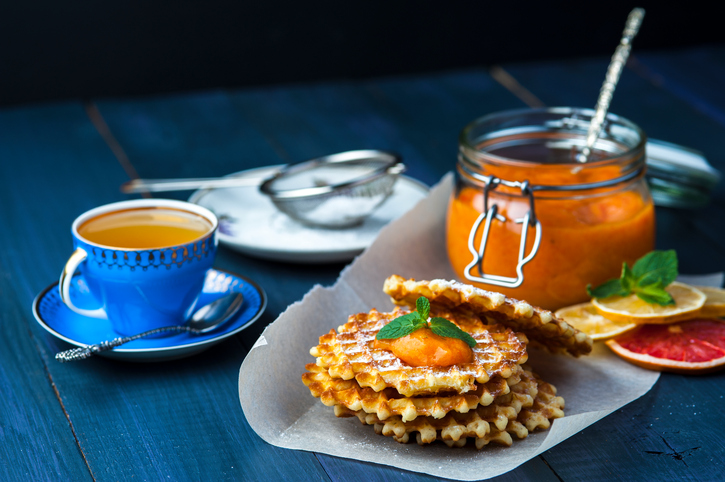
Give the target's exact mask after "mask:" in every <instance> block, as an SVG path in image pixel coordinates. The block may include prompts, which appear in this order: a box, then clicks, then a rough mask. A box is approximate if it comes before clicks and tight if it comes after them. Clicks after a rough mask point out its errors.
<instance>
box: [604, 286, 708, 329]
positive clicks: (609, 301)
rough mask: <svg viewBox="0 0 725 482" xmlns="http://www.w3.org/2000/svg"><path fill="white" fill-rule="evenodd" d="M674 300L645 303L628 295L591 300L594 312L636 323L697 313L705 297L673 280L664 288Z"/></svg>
mask: <svg viewBox="0 0 725 482" xmlns="http://www.w3.org/2000/svg"><path fill="white" fill-rule="evenodd" d="M665 291H667V292H668V293H669V294H670V295H672V298H673V299H674V300H675V304H674V305H665V306H662V305H656V304H651V303H647V302H646V301H644V300H642V299H640V298H638V297H637V296H636V295H634V294H632V295H629V296H624V297H622V296H612V297H609V298H604V299H593V300H592V305H593V306H594V308H595V309H596V310H597V312H598V313H599V314H600V315H602V316H604V317H605V318H608V319H610V320H612V321H616V322H619V323H636V324H669V323H674V322H677V321H682V320H687V319H691V318H693V317H694V316H697V315H698V313H699V311H700V309H701V308H702V307H703V305H704V304H705V300H706V298H707V296H706V295H705V293H703V292H702V291H700V290H699V289H697V288H695V287H693V286H689V285H686V284H684V283H678V282H677V281H673V282H672V283H671V284H670V285H669V286H667V288H665Z"/></svg>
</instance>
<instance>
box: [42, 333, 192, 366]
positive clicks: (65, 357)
mask: <svg viewBox="0 0 725 482" xmlns="http://www.w3.org/2000/svg"><path fill="white" fill-rule="evenodd" d="M166 331H176V332H184V333H193V334H196V335H198V334H201V333H202V330H200V329H197V328H190V327H188V326H164V327H162V328H155V329H153V330H149V331H144V332H143V333H139V334H137V335H133V336H126V337H122V338H114V339H113V340H110V341H102V342H101V343H96V344H95V345H88V346H85V347H78V348H72V349H70V350H66V351H61V352H59V353H56V355H55V359H56V360H58V361H59V362H61V363H65V362H69V361H76V360H85V359H86V358H90V357H91V356H93V355H95V354H96V353H101V352H104V351H108V350H112V349H114V348H116V347H117V346H120V345H123V344H124V343H128V342H130V341H134V340H138V339H139V338H143V337H145V336H150V335H156V334H157V333H164V332H166Z"/></svg>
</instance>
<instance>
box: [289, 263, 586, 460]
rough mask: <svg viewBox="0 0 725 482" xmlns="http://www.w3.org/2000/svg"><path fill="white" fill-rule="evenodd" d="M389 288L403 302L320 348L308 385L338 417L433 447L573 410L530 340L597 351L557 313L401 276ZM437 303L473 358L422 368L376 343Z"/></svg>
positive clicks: (503, 434)
mask: <svg viewBox="0 0 725 482" xmlns="http://www.w3.org/2000/svg"><path fill="white" fill-rule="evenodd" d="M384 291H385V292H386V293H387V294H388V295H389V296H390V297H391V299H392V300H393V302H394V303H395V304H397V305H399V306H397V307H396V308H395V309H394V310H393V311H392V312H388V313H383V312H379V311H377V310H375V309H373V310H371V311H370V312H369V313H358V314H356V315H352V316H350V317H349V319H348V322H347V323H345V324H344V325H342V326H340V327H338V329H337V331H335V330H331V331H330V333H328V334H325V335H323V336H321V337H320V339H319V344H318V345H317V346H315V347H313V348H312V349H311V350H310V353H311V354H312V355H313V356H315V357H317V362H316V363H309V364H307V366H306V369H307V371H306V373H304V374H303V375H302V381H303V382H304V383H305V385H307V387H308V388H309V389H310V392H311V393H312V395H314V396H315V397H318V398H320V399H321V401H322V403H324V404H325V405H327V406H332V407H334V411H335V415H337V416H338V417H352V416H356V417H358V419H360V421H361V422H362V423H363V424H365V425H373V426H374V428H375V431H376V432H377V433H379V434H382V435H385V436H390V437H393V439H395V440H396V441H398V442H402V443H406V442H409V441H412V440H413V438H412V437H413V436H414V438H415V440H416V441H417V442H418V443H419V444H421V445H423V444H428V443H431V442H434V441H435V440H441V441H443V442H444V443H446V444H447V445H449V446H458V447H460V446H463V445H465V444H466V443H467V441H469V440H470V441H472V442H473V443H474V444H475V446H476V447H477V448H481V447H483V446H485V445H487V444H489V443H490V442H494V443H497V444H500V445H506V446H509V445H511V443H512V440H513V438H512V435H513V436H514V437H516V438H524V437H526V436H527V435H528V434H529V432H531V431H533V430H537V429H546V428H548V427H549V426H550V423H551V420H552V419H555V418H559V417H562V416H563V415H564V412H563V408H564V399H563V398H561V397H559V396H557V395H556V388H555V387H554V386H553V385H551V384H550V383H547V382H545V381H544V380H542V379H541V378H540V377H539V376H538V375H536V374H535V373H534V372H533V371H532V369H531V367H529V366H528V365H527V364H526V361H527V358H528V355H527V345H528V344H529V343H531V344H538V345H540V346H543V347H546V348H547V349H549V350H550V351H552V352H556V353H563V352H566V353H569V354H571V355H574V356H579V355H582V354H586V353H589V352H590V351H591V347H592V341H591V339H589V337H587V336H586V335H585V334H584V333H581V332H579V331H577V330H576V329H574V328H573V327H571V326H569V325H567V324H566V323H565V322H564V321H561V320H559V319H557V318H556V317H554V316H553V315H552V314H551V312H549V311H545V310H541V309H539V308H535V307H532V306H531V305H529V304H528V303H526V302H523V301H517V300H513V299H510V298H506V297H505V296H503V295H501V294H499V293H493V292H489V291H484V290H481V289H478V288H475V287H472V286H469V285H464V284H461V283H458V282H455V281H446V280H432V281H415V280H406V279H404V278H401V277H400V276H395V275H394V276H391V277H390V278H388V279H387V280H386V281H385V285H384ZM421 296H425V297H426V298H428V300H429V301H430V305H431V312H430V316H431V317H442V318H446V319H448V320H450V321H452V322H453V323H455V324H456V325H457V326H458V327H459V328H460V329H462V330H463V331H465V332H467V333H469V334H470V335H471V336H473V338H474V339H475V340H476V343H477V344H476V347H475V348H473V350H472V351H473V361H472V362H471V363H466V364H461V365H453V366H448V367H439V366H432V367H426V366H423V367H414V366H410V365H408V364H407V363H405V362H403V361H402V360H400V359H398V358H397V357H396V356H395V355H394V354H393V353H392V352H391V351H388V350H385V349H378V348H374V347H373V344H374V341H375V336H376V334H377V333H378V332H379V331H380V329H381V328H382V327H383V326H385V325H386V324H387V323H389V322H390V321H392V320H394V319H395V318H397V317H399V316H401V315H404V314H406V313H409V312H410V311H411V310H412V309H414V307H415V304H416V300H417V299H418V298H419V297H421Z"/></svg>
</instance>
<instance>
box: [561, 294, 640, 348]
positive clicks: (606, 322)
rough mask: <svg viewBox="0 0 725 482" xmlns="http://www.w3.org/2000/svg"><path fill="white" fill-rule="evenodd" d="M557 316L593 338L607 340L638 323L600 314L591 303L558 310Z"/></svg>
mask: <svg viewBox="0 0 725 482" xmlns="http://www.w3.org/2000/svg"><path fill="white" fill-rule="evenodd" d="M556 316H557V317H558V318H561V319H562V320H564V321H566V322H567V323H569V324H570V325H572V326H573V327H574V328H576V329H577V330H579V331H583V332H584V333H586V334H587V335H589V337H590V338H591V339H592V340H606V339H608V338H612V337H613V336H618V335H621V334H623V333H626V332H627V331H629V330H631V329H633V328H635V327H636V326H637V324H636V323H628V322H618V321H612V320H610V319H609V318H605V317H604V316H602V315H600V314H599V313H598V312H597V310H596V308H595V307H594V305H592V304H591V303H589V302H587V303H580V304H578V305H573V306H567V307H566V308H561V309H560V310H558V311H557V312H556Z"/></svg>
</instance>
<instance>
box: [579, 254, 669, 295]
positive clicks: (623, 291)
mask: <svg viewBox="0 0 725 482" xmlns="http://www.w3.org/2000/svg"><path fill="white" fill-rule="evenodd" d="M675 278H677V253H676V252H675V250H673V249H670V250H668V251H652V252H650V253H647V254H645V255H644V256H642V257H641V258H640V259H638V260H637V262H636V263H634V266H632V268H631V269H630V267H629V266H628V265H627V263H624V264H623V266H622V274H621V276H620V277H619V279H611V280H609V281H606V282H604V283H603V284H601V285H599V286H597V287H596V288H592V287H591V285H587V293H588V294H589V296H591V297H592V298H597V299H602V298H609V297H611V296H629V295H631V294H632V293H634V294H636V295H637V297H638V298H640V299H641V300H644V301H645V302H647V303H650V304H657V305H662V306H666V305H674V304H675V300H674V299H673V298H672V295H670V294H669V293H668V292H667V291H665V288H666V287H667V286H669V284H670V283H672V282H673V281H674V280H675Z"/></svg>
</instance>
